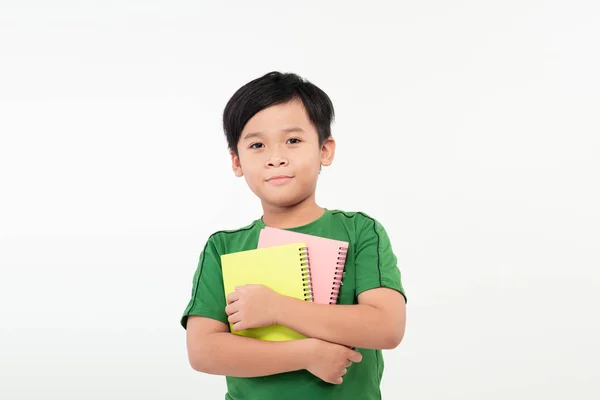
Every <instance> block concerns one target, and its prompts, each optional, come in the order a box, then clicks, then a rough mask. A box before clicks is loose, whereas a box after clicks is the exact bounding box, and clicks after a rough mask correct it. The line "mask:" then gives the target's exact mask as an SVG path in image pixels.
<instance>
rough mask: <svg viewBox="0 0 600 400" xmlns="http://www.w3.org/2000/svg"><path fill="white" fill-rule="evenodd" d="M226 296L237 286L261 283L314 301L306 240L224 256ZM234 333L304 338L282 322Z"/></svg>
mask: <svg viewBox="0 0 600 400" xmlns="http://www.w3.org/2000/svg"><path fill="white" fill-rule="evenodd" d="M221 267H222V271H223V286H224V288H225V296H227V295H228V294H229V293H231V292H233V291H235V287H236V286H241V285H249V284H260V285H265V286H267V287H269V288H271V289H273V290H274V291H276V292H277V293H280V294H282V295H285V296H290V297H295V298H297V299H300V300H305V301H312V292H311V285H310V283H311V282H310V269H309V265H308V249H307V247H306V243H302V242H300V241H296V242H294V243H290V242H288V243H286V244H285V245H282V246H275V247H269V248H264V249H254V250H248V251H242V252H238V253H230V254H224V255H222V256H221ZM231 325H232V324H229V326H230V328H231V332H232V333H235V334H238V335H241V336H247V337H251V338H254V339H260V340H268V341H286V340H295V339H304V338H305V336H303V335H301V334H300V333H298V332H295V331H293V330H291V329H289V328H287V327H285V326H283V325H272V326H266V327H261V328H251V329H244V330H241V331H235V330H234V329H233V327H232V326H231Z"/></svg>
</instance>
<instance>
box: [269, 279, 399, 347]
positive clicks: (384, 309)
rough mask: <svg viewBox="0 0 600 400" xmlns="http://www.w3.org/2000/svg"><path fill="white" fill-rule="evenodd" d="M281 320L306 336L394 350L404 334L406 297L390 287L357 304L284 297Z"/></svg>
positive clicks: (369, 294)
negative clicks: (324, 302) (337, 303)
mask: <svg viewBox="0 0 600 400" xmlns="http://www.w3.org/2000/svg"><path fill="white" fill-rule="evenodd" d="M277 311H278V315H277V317H276V321H277V323H279V324H281V325H285V326H287V327H288V328H290V329H293V330H295V331H298V332H300V333H302V334H303V335H305V336H308V337H313V338H319V339H322V340H326V341H329V342H333V343H339V344H343V345H346V346H350V347H359V348H365V349H393V348H396V347H397V346H398V345H399V344H400V342H401V341H402V338H403V337H404V329H405V326H406V305H405V301H404V297H403V296H402V295H401V294H400V293H399V292H397V291H395V290H393V289H388V288H377V289H372V290H368V291H366V292H363V293H361V294H360V295H358V304H355V305H328V304H317V303H310V302H306V301H301V300H296V299H294V298H291V297H283V298H282V301H281V303H280V305H279V307H278V310H277Z"/></svg>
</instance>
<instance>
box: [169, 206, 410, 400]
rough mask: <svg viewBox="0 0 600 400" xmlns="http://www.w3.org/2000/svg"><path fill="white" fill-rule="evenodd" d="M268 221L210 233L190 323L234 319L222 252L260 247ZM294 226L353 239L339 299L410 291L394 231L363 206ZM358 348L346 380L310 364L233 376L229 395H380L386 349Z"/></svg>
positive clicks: (246, 398) (316, 399)
mask: <svg viewBox="0 0 600 400" xmlns="http://www.w3.org/2000/svg"><path fill="white" fill-rule="evenodd" d="M264 227H265V225H264V223H263V221H262V218H261V219H258V220H256V221H254V222H253V223H252V224H250V225H248V226H247V227H244V228H241V229H238V230H234V231H221V232H217V233H214V234H213V235H211V236H210V238H209V239H208V242H207V243H206V246H205V247H204V251H202V253H201V254H200V260H199V264H198V268H197V270H196V273H195V274H194V280H193V287H192V298H191V300H190V302H189V304H188V306H187V307H186V309H185V312H184V314H183V317H182V319H181V324H182V325H183V327H184V328H186V325H187V318H188V316H189V315H199V316H203V317H208V318H212V319H215V320H218V321H221V322H223V323H225V324H228V321H227V314H226V313H225V306H226V300H225V292H224V289H223V277H222V274H221V262H220V256H221V255H222V254H228V253H234V252H238V251H245V250H251V249H255V248H256V247H257V245H258V237H259V234H260V230H261V229H262V228H264ZM289 230H291V231H296V232H301V233H306V234H309V235H315V236H322V237H327V238H331V239H335V240H341V241H346V242H348V243H349V246H348V247H349V248H348V254H347V258H346V264H345V274H344V277H343V281H342V283H343V284H342V286H341V290H340V294H339V297H338V303H339V304H357V303H358V299H357V296H358V295H359V294H360V293H362V292H364V291H366V290H369V289H374V288H378V287H387V288H391V289H395V290H397V291H399V292H400V293H402V295H403V296H405V294H404V289H403V287H402V283H401V280H400V270H399V269H398V266H397V260H396V256H395V255H394V253H393V251H392V247H391V244H390V240H389V238H388V235H387V233H386V232H385V230H384V229H383V227H382V226H381V224H380V223H379V222H378V221H376V220H374V219H373V218H371V217H369V216H367V215H365V214H363V213H359V212H344V211H339V210H326V211H325V213H324V214H323V215H322V216H321V217H320V218H319V219H317V220H315V221H313V222H311V223H309V224H307V225H304V226H300V227H296V228H291V229H289ZM405 298H406V296H405ZM373 329H377V327H373ZM356 350H357V351H359V352H360V353H361V354H362V356H363V359H362V362H360V363H355V364H352V366H350V368H348V372H347V374H346V375H345V376H344V383H342V384H341V385H332V384H329V383H326V382H323V381H322V380H320V379H319V378H317V377H316V376H314V375H312V374H311V373H310V372H308V371H306V370H302V371H295V372H288V373H283V374H277V375H271V376H265V377H259V378H235V377H227V389H228V393H227V395H226V396H225V399H226V400H267V399H278V400H306V399H310V400H321V399H328V400H337V399H339V400H353V399H357V400H358V399H360V400H375V399H380V398H381V392H380V387H379V386H380V382H381V376H382V374H383V364H384V363H383V357H382V354H381V350H370V349H356Z"/></svg>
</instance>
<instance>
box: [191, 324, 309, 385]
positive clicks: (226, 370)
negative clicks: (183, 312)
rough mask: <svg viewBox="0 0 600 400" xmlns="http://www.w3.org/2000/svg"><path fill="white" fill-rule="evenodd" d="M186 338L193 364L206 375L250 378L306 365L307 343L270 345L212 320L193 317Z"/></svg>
mask: <svg viewBox="0 0 600 400" xmlns="http://www.w3.org/2000/svg"><path fill="white" fill-rule="evenodd" d="M186 338H187V347H188V358H189V361H190V365H191V366H192V368H194V369H195V370H197V371H200V372H204V373H207V374H214V375H226V376H236V377H240V378H251V377H258V376H267V375H274V374H278V373H283V372H291V371H297V370H301V369H304V368H306V365H307V359H306V357H307V354H308V353H309V348H308V347H309V343H308V342H307V341H304V340H294V341H289V342H273V343H271V342H265V341H260V340H255V339H252V338H247V337H242V336H238V335H232V334H231V333H230V332H229V327H228V326H227V325H226V324H224V323H222V322H220V321H216V320H213V319H210V318H204V317H197V316H190V317H189V319H188V322H187V335H186Z"/></svg>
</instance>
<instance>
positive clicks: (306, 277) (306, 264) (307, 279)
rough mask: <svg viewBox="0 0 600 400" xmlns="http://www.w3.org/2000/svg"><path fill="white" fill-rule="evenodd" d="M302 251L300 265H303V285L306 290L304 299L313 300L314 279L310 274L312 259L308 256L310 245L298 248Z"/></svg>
mask: <svg viewBox="0 0 600 400" xmlns="http://www.w3.org/2000/svg"><path fill="white" fill-rule="evenodd" d="M298 250H299V251H300V265H301V266H302V268H301V271H302V287H303V289H302V290H303V291H304V301H313V294H312V279H311V276H310V260H309V258H308V247H300V248H298Z"/></svg>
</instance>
